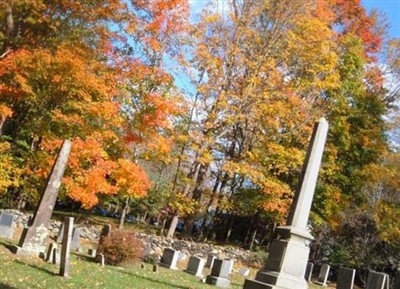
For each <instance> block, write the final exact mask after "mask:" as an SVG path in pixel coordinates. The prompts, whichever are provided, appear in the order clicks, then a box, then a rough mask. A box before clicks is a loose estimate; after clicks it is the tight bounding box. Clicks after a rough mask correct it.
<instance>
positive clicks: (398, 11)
mask: <svg viewBox="0 0 400 289" xmlns="http://www.w3.org/2000/svg"><path fill="white" fill-rule="evenodd" d="M361 3H362V4H363V6H364V7H365V8H366V9H367V11H370V10H371V9H378V10H380V11H382V12H383V13H384V14H385V15H386V17H387V19H388V22H389V25H390V28H389V35H390V36H392V37H399V38H400V0H362V1H361Z"/></svg>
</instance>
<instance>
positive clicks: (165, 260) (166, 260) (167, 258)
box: [160, 248, 179, 270]
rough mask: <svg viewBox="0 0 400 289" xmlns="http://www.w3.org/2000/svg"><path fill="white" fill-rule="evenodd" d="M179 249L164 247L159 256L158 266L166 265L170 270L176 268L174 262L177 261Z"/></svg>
mask: <svg viewBox="0 0 400 289" xmlns="http://www.w3.org/2000/svg"><path fill="white" fill-rule="evenodd" d="M178 256H179V251H175V250H174V249H170V248H165V249H164V252H163V255H162V257H161V262H160V266H163V267H167V268H169V269H172V270H178V268H177V267H176V263H177V262H178Z"/></svg>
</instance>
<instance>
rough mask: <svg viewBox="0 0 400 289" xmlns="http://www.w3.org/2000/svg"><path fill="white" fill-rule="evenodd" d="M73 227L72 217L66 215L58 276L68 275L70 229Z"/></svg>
mask: <svg viewBox="0 0 400 289" xmlns="http://www.w3.org/2000/svg"><path fill="white" fill-rule="evenodd" d="M73 228H74V218H72V217H68V218H66V220H65V222H64V236H63V242H62V247H61V260H60V276H63V277H68V275H69V265H70V262H69V257H70V253H71V239H72V229H73Z"/></svg>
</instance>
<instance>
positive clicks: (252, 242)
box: [249, 228, 257, 250]
mask: <svg viewBox="0 0 400 289" xmlns="http://www.w3.org/2000/svg"><path fill="white" fill-rule="evenodd" d="M256 236H257V228H256V229H255V230H254V232H253V235H252V236H251V241H250V246H249V250H252V249H253V246H254V241H255V240H256Z"/></svg>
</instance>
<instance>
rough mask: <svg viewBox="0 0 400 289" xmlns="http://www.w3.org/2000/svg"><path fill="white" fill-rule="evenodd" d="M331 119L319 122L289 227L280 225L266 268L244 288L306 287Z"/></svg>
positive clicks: (301, 178)
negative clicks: (319, 179)
mask: <svg viewBox="0 0 400 289" xmlns="http://www.w3.org/2000/svg"><path fill="white" fill-rule="evenodd" d="M327 133H328V122H327V121H326V120H325V119H324V118H321V119H320V120H319V122H317V123H316V125H315V127H314V130H313V134H312V137H311V141H310V145H309V148H308V151H307V155H306V159H305V161H304V165H303V169H302V174H301V177H300V181H299V186H298V189H297V190H296V193H295V195H294V199H293V202H292V206H291V209H290V213H289V216H288V219H287V221H286V226H280V227H278V228H277V233H278V236H279V237H278V238H276V239H274V240H273V242H272V244H271V247H270V250H269V251H270V254H269V255H268V259H267V262H266V266H265V268H263V269H261V270H260V271H258V272H257V274H256V278H255V280H250V279H246V281H245V283H244V286H243V288H244V289H263V288H265V289H293V288H296V289H307V288H308V284H307V282H306V280H305V278H304V273H305V271H306V267H307V261H308V256H309V253H310V248H309V245H308V244H309V243H310V241H311V240H313V237H312V236H311V234H310V232H309V229H308V217H309V215H310V209H311V204H312V200H313V196H314V191H315V186H316V183H317V177H318V171H319V168H320V165H321V159H322V154H323V151H324V146H325V141H326V136H327Z"/></svg>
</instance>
